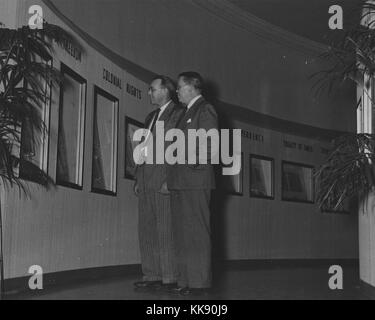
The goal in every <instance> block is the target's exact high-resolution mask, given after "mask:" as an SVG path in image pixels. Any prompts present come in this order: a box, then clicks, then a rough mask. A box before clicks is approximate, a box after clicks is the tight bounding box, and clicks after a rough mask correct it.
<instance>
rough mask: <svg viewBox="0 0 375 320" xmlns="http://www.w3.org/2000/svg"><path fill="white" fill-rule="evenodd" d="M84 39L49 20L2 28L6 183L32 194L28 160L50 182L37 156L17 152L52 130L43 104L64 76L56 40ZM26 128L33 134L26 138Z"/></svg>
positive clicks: (1, 142)
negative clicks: (56, 62)
mask: <svg viewBox="0 0 375 320" xmlns="http://www.w3.org/2000/svg"><path fill="white" fill-rule="evenodd" d="M66 42H71V43H74V45H75V46H77V47H78V48H80V49H81V50H82V48H81V47H80V45H79V43H78V42H77V41H76V40H75V39H74V38H73V37H72V36H71V35H70V34H69V33H68V32H66V31H65V30H63V29H62V28H61V27H59V26H56V25H53V24H48V23H47V22H44V23H43V29H41V30H39V29H30V28H29V27H27V26H24V27H21V28H19V29H8V28H0V181H1V183H2V185H3V186H4V187H6V188H11V187H14V186H17V187H18V188H19V190H20V192H21V191H22V192H23V193H26V194H27V190H26V187H25V184H24V182H23V180H22V179H20V178H19V176H18V169H19V167H20V166H22V167H23V168H24V169H25V171H26V172H27V173H28V174H30V176H32V180H33V181H35V182H37V183H38V184H41V185H43V186H47V187H48V186H50V185H51V184H52V179H51V178H50V177H48V175H47V174H46V173H45V172H44V171H43V170H41V169H39V168H38V167H37V166H35V165H34V164H33V163H32V161H28V159H26V158H23V157H22V152H21V154H19V152H18V154H17V152H15V150H19V148H20V145H21V143H25V144H26V145H28V146H37V145H38V143H40V137H41V136H43V135H44V134H47V129H46V126H45V124H44V122H43V120H42V117H41V110H42V108H43V106H44V104H45V103H46V102H47V99H48V95H47V92H46V90H47V88H48V87H49V86H53V85H56V84H59V83H60V82H61V80H62V77H61V74H60V72H59V70H57V69H55V68H54V67H52V66H51V64H50V63H49V61H50V60H51V56H52V55H53V48H54V44H58V45H64V43H66ZM82 51H83V50H82ZM22 128H24V129H25V128H28V134H24V135H23V136H22V139H21V131H22Z"/></svg>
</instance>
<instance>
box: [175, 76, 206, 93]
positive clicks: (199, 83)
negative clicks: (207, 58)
mask: <svg viewBox="0 0 375 320" xmlns="http://www.w3.org/2000/svg"><path fill="white" fill-rule="evenodd" d="M178 77H179V78H183V79H184V82H186V83H187V84H189V85H191V86H193V87H194V88H195V89H196V90H198V91H199V92H202V91H203V78H202V76H201V75H200V74H199V73H198V72H195V71H187V72H182V73H180V74H179V75H178Z"/></svg>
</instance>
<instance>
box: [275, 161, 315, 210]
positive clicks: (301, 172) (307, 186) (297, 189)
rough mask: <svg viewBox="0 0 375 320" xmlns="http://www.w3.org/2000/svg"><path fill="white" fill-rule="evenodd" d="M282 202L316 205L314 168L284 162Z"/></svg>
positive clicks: (282, 168)
mask: <svg viewBox="0 0 375 320" xmlns="http://www.w3.org/2000/svg"><path fill="white" fill-rule="evenodd" d="M281 175H282V178H281V200H284V201H293V202H303V203H314V180H313V175H314V167H313V166H311V165H306V164H303V163H297V162H290V161H282V163H281Z"/></svg>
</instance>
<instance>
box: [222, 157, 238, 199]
mask: <svg viewBox="0 0 375 320" xmlns="http://www.w3.org/2000/svg"><path fill="white" fill-rule="evenodd" d="M223 167H229V165H223ZM221 178H222V179H221V182H220V183H221V185H222V188H223V190H224V191H225V192H226V193H228V194H233V195H240V196H242V195H243V152H241V170H240V172H239V173H238V174H235V175H222V176H221Z"/></svg>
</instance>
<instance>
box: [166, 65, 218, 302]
mask: <svg viewBox="0 0 375 320" xmlns="http://www.w3.org/2000/svg"><path fill="white" fill-rule="evenodd" d="M202 87H203V80H202V77H201V76H200V75H199V73H196V72H184V73H181V74H180V75H179V77H178V87H177V93H178V98H179V100H180V102H181V103H182V104H183V105H185V106H186V109H185V114H184V115H183V116H182V118H181V119H180V121H179V122H178V124H177V126H176V128H177V129H180V130H181V131H182V132H183V133H184V136H185V149H188V148H187V147H186V146H188V145H189V142H188V130H189V129H195V130H198V129H204V130H205V131H206V132H207V131H209V130H210V129H216V131H217V130H218V118H217V114H216V111H215V108H214V107H213V106H212V105H211V104H209V103H208V102H207V101H206V100H205V99H204V98H203V96H202V95H201V92H202ZM217 132H218V131H217ZM207 140H208V139H207ZM201 142H202V141H200V142H199V144H197V148H194V150H193V154H192V153H191V151H192V150H190V154H188V153H189V151H187V152H185V158H186V160H185V164H175V165H169V166H168V168H167V185H168V189H169V190H170V192H171V208H172V226H173V236H174V240H175V244H176V256H177V267H178V278H177V282H178V286H177V287H176V288H173V289H172V290H170V291H171V292H173V293H179V294H182V295H188V294H192V293H202V292H205V291H207V289H208V288H209V287H210V286H211V229H210V211H209V203H210V197H211V189H213V188H215V177H214V170H213V166H212V163H211V157H210V156H211V151H214V152H213V153H212V154H215V150H218V145H217V143H215V145H214V144H213V143H212V140H211V143H208V142H207V141H206V142H207V143H206V144H205V145H204V146H203V149H206V154H201V153H200V152H197V151H198V149H199V148H198V146H201ZM213 149H214V150H213ZM216 154H217V153H216ZM205 156H206V157H207V163H202V161H201V158H205ZM194 158H195V159H196V163H195V164H192V163H190V162H191V161H189V163H187V161H188V160H189V159H190V160H191V159H194Z"/></svg>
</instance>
